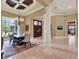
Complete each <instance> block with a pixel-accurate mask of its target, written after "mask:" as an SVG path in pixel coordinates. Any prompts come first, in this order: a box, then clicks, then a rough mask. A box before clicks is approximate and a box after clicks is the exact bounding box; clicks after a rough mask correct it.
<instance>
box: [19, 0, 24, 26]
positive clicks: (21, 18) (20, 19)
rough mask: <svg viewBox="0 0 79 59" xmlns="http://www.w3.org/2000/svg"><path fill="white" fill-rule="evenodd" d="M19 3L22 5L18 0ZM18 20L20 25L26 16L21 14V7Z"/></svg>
mask: <svg viewBox="0 0 79 59" xmlns="http://www.w3.org/2000/svg"><path fill="white" fill-rule="evenodd" d="M18 4H19V5H20V2H19V1H18ZM18 20H19V25H20V24H21V22H23V21H24V18H23V17H22V16H21V15H20V9H19V16H18Z"/></svg>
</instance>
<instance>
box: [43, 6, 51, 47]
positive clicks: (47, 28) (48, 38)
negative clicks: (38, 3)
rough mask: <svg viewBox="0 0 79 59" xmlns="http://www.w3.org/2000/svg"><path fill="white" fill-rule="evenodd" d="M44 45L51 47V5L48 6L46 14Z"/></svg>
mask: <svg viewBox="0 0 79 59" xmlns="http://www.w3.org/2000/svg"><path fill="white" fill-rule="evenodd" d="M43 38H44V46H47V47H51V45H52V44H51V43H52V41H51V7H46V14H45V15H44V35H43Z"/></svg>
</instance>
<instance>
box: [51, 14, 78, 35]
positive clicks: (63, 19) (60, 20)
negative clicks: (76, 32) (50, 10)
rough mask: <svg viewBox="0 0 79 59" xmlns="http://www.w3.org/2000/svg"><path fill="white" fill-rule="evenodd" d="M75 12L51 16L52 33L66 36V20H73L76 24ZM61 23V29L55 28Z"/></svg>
mask: <svg viewBox="0 0 79 59" xmlns="http://www.w3.org/2000/svg"><path fill="white" fill-rule="evenodd" d="M77 20H78V17H77V14H72V15H65V16H64V15H58V16H52V35H53V36H67V32H68V31H67V29H68V27H67V26H68V22H71V21H75V22H76V25H77ZM58 25H62V26H63V30H57V26H58Z"/></svg>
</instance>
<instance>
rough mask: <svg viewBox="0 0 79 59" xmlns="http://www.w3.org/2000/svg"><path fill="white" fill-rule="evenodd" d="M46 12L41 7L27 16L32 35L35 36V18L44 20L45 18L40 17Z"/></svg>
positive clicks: (26, 20)
mask: <svg viewBox="0 0 79 59" xmlns="http://www.w3.org/2000/svg"><path fill="white" fill-rule="evenodd" d="M44 12H45V11H44V9H41V10H38V11H36V12H34V13H32V14H30V15H28V16H26V18H25V24H26V25H29V31H28V32H29V33H30V34H31V36H32V37H33V20H34V19H38V20H41V21H43V19H42V18H40V17H41V16H43V14H44ZM36 17H37V18H36ZM39 18H40V19H39Z"/></svg>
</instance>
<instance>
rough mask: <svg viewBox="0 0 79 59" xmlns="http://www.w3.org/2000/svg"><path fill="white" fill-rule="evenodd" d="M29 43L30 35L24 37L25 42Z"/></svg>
mask: <svg viewBox="0 0 79 59" xmlns="http://www.w3.org/2000/svg"><path fill="white" fill-rule="evenodd" d="M29 41H30V34H26V35H25V42H29Z"/></svg>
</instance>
